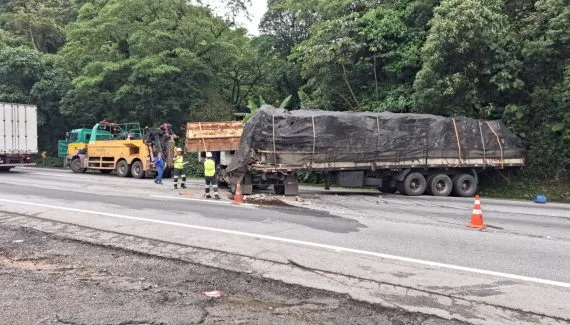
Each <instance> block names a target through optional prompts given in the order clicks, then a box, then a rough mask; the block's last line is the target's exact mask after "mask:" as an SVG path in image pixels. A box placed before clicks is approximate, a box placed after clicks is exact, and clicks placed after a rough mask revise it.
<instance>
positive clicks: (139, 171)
mask: <svg viewBox="0 0 570 325" xmlns="http://www.w3.org/2000/svg"><path fill="white" fill-rule="evenodd" d="M131 174H132V175H133V177H134V178H144V176H145V172H144V166H143V163H142V162H140V161H139V160H137V161H135V162H133V164H132V165H131Z"/></svg>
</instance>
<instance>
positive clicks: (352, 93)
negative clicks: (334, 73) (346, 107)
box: [341, 63, 360, 107]
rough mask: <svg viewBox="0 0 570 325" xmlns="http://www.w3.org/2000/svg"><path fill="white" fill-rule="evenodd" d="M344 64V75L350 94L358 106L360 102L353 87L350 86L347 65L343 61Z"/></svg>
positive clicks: (342, 64)
mask: <svg viewBox="0 0 570 325" xmlns="http://www.w3.org/2000/svg"><path fill="white" fill-rule="evenodd" d="M341 66H342V76H343V77H344V82H345V83H346V86H347V87H348V90H350V94H351V95H352V99H354V102H355V103H356V106H357V107H358V106H360V104H358V99H356V95H355V94H354V91H353V90H352V87H351V86H350V82H349V81H348V76H347V73H346V67H345V65H344V63H341Z"/></svg>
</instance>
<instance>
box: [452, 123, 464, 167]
mask: <svg viewBox="0 0 570 325" xmlns="http://www.w3.org/2000/svg"><path fill="white" fill-rule="evenodd" d="M451 120H452V121H453V129H454V130H455V139H457V154H458V156H459V157H458V158H459V166H461V165H463V161H462V160H461V142H460V141H459V132H457V124H456V123H455V118H453V117H452V118H451Z"/></svg>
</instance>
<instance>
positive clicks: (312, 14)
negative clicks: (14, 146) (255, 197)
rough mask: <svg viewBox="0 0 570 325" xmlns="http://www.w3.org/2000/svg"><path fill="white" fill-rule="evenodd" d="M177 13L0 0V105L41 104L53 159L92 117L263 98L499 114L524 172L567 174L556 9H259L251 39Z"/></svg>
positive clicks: (556, 4) (114, 3)
mask: <svg viewBox="0 0 570 325" xmlns="http://www.w3.org/2000/svg"><path fill="white" fill-rule="evenodd" d="M245 2H246V1H243V0H227V1H226V4H227V5H228V6H229V7H230V8H231V9H232V10H231V11H232V12H234V13H236V12H238V11H240V10H243V8H244V3H245ZM189 3H190V2H188V1H184V0H163V1H154V0H1V1H0V100H1V101H9V102H25V103H35V104H37V105H38V107H39V110H40V121H39V123H40V146H41V149H42V150H48V151H50V152H54V151H55V148H56V147H55V144H56V141H57V139H58V138H61V137H62V136H63V134H64V133H65V131H66V129H68V128H76V127H82V126H91V125H92V124H93V123H95V122H96V121H98V120H102V119H116V120H122V121H139V122H141V123H142V124H143V125H156V124H159V123H162V122H165V121H168V122H171V123H173V124H174V125H175V126H176V128H177V130H178V131H179V133H180V131H181V130H182V128H183V125H184V123H185V122H186V121H187V120H202V121H209V120H221V119H232V118H233V113H235V112H242V113H247V112H250V109H253V108H255V107H257V106H258V105H259V103H260V102H262V101H266V102H268V103H275V104H276V105H279V104H280V103H282V102H283V103H286V104H287V107H288V108H291V109H298V108H303V109H326V110H354V111H393V112H419V113H433V114H439V115H446V116H452V115H465V116H470V117H476V118H485V119H499V118H500V119H503V121H504V122H505V123H506V124H507V126H508V127H509V128H511V129H512V130H513V131H515V132H516V133H517V134H518V135H520V136H521V137H522V138H523V140H524V142H525V144H526V145H527V147H528V159H527V162H528V166H529V168H527V169H526V174H525V175H526V176H530V177H532V178H534V179H537V180H560V179H569V178H570V176H569V174H570V33H569V31H570V1H569V0H505V1H500V0H441V1H439V0H352V1H349V0H306V1H297V0H268V4H269V11H268V12H267V13H266V14H265V16H264V18H263V20H262V22H261V25H260V30H261V33H262V34H261V35H260V36H257V37H250V36H248V35H246V31H245V30H243V29H240V28H236V27H235V25H234V23H233V20H232V19H231V17H230V18H227V19H224V18H220V17H217V16H214V15H213V14H212V13H211V12H210V10H209V9H208V8H206V7H199V6H193V5H190V4H189ZM289 96H292V97H289ZM285 98H288V99H287V101H286V102H285V101H283V99H285ZM289 98H290V100H289Z"/></svg>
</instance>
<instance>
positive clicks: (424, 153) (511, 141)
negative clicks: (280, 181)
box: [226, 105, 524, 180]
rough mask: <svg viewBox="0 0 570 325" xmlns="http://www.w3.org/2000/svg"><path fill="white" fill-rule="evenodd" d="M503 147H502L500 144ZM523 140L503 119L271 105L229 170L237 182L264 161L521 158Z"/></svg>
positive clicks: (253, 123) (250, 125)
mask: <svg viewBox="0 0 570 325" xmlns="http://www.w3.org/2000/svg"><path fill="white" fill-rule="evenodd" d="M499 143H500V144H499ZM523 153H524V148H523V146H522V143H521V141H520V139H519V138H518V137H517V136H516V135H515V134H513V133H512V132H510V131H509V130H507V128H506V127H505V126H504V125H503V123H502V122H501V121H484V120H476V119H471V118H466V117H454V118H449V117H441V116H435V115H428V114H409V113H408V114H401V113H389V112H383V113H372V112H330V111H313V110H296V111H287V110H283V109H277V108H274V107H272V106H269V105H265V106H263V107H262V108H260V109H259V110H258V111H257V112H256V113H255V114H254V115H253V116H252V118H251V119H250V120H249V121H248V122H247V123H246V124H245V126H244V131H243V135H242V138H241V142H240V145H239V148H238V150H237V151H236V153H235V155H234V157H233V158H232V162H231V164H230V165H229V166H228V168H227V169H226V178H227V179H230V180H235V179H237V178H239V177H241V176H242V175H243V173H245V172H246V171H247V170H248V169H249V167H250V166H251V165H252V164H254V163H256V162H259V161H260V155H262V154H264V155H265V159H264V160H263V161H264V163H265V164H267V165H268V166H275V163H277V166H279V167H280V168H284V167H286V166H289V165H290V166H301V165H302V166H310V165H311V163H327V162H372V161H380V162H382V161H385V162H398V161H406V160H412V159H422V160H425V159H431V158H448V159H449V158H458V157H459V156H460V157H461V159H464V160H466V159H482V158H486V159H509V158H522V157H523Z"/></svg>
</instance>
